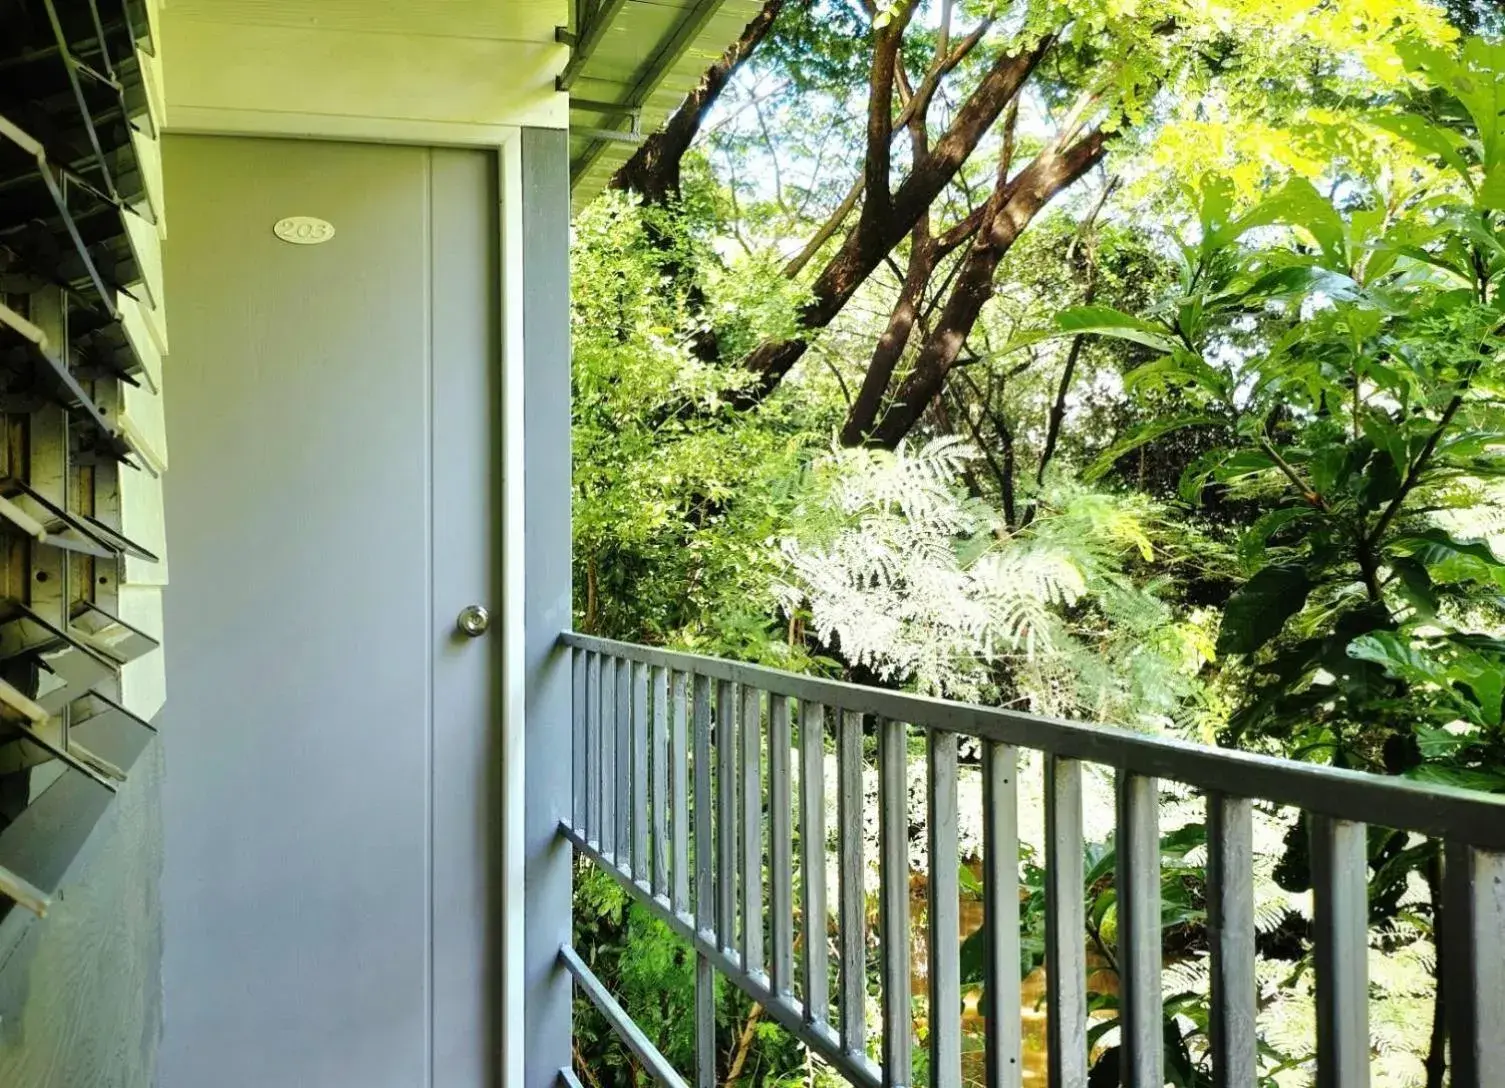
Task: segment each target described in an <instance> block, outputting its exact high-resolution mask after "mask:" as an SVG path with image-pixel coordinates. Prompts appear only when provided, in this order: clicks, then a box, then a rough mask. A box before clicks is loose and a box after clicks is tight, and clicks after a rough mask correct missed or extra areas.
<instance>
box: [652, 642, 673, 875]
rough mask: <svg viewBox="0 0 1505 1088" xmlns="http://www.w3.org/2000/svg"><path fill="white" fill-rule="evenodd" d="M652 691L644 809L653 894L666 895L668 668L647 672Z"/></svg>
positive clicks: (659, 667) (667, 864)
mask: <svg viewBox="0 0 1505 1088" xmlns="http://www.w3.org/2000/svg"><path fill="white" fill-rule="evenodd" d="M649 689H650V692H651V695H652V707H651V708H650V713H651V714H652V738H653V739H652V743H651V754H650V757H649V763H650V764H651V765H652V768H653V790H652V792H651V793H650V794H649V803H648V810H649V812H650V813H651V817H650V823H651V824H652V826H653V894H654V895H656V896H659V897H660V898H665V899H667V898H668V895H669V705H668V704H669V671H668V670H667V669H666V668H664V666H662V665H654V666H653V668H652V670H651V671H650V675H649Z"/></svg>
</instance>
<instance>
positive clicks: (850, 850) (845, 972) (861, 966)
mask: <svg viewBox="0 0 1505 1088" xmlns="http://www.w3.org/2000/svg"><path fill="white" fill-rule="evenodd" d="M836 790H837V799H836V805H837V817H836V821H837V826H836V856H837V875H838V876H839V878H840V879H839V882H838V892H839V898H840V911H839V913H840V918H839V923H840V927H841V928H840V943H839V946H838V947H839V949H840V953H841V1042H842V1046H843V1047H844V1048H845V1050H846V1051H847V1053H849V1054H862V1053H865V1051H866V1049H867V910H866V902H865V895H864V892H863V885H862V876H863V873H862V715H861V714H859V713H857V712H856V711H853V710H842V711H840V712H839V713H838V726H837V735H836Z"/></svg>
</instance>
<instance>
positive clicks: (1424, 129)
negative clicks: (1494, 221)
mask: <svg viewBox="0 0 1505 1088" xmlns="http://www.w3.org/2000/svg"><path fill="white" fill-rule="evenodd" d="M1370 120H1371V121H1372V122H1373V123H1374V124H1375V125H1376V126H1377V127H1379V128H1382V129H1384V130H1385V131H1386V132H1389V133H1391V134H1392V135H1395V136H1399V137H1400V138H1401V139H1402V140H1405V141H1406V142H1407V143H1409V144H1410V145H1411V146H1412V147H1414V148H1416V149H1417V150H1418V151H1420V152H1422V153H1424V154H1427V155H1436V156H1437V157H1438V158H1440V159H1441V160H1442V161H1443V162H1445V163H1446V164H1447V165H1448V166H1449V167H1451V168H1452V170H1453V171H1454V172H1455V173H1456V174H1458V176H1459V177H1461V178H1462V179H1463V180H1464V181H1465V182H1467V183H1468V186H1469V188H1470V189H1472V188H1473V185H1474V182H1473V178H1471V177H1470V176H1469V169H1468V161H1467V160H1466V159H1464V157H1463V154H1462V152H1461V151H1460V150H1459V148H1460V147H1462V146H1463V144H1464V142H1465V141H1464V140H1463V138H1462V137H1461V136H1459V135H1458V134H1457V133H1455V132H1449V131H1448V130H1447V129H1445V128H1442V127H1440V126H1438V125H1434V124H1433V123H1432V122H1431V121H1428V120H1427V119H1426V118H1425V117H1422V116H1421V115H1420V114H1416V113H1389V114H1378V115H1376V116H1375V117H1372V118H1370Z"/></svg>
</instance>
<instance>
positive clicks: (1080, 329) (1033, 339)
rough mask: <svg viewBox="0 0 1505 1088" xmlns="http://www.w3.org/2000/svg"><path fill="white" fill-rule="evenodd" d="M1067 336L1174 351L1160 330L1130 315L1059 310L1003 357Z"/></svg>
mask: <svg viewBox="0 0 1505 1088" xmlns="http://www.w3.org/2000/svg"><path fill="white" fill-rule="evenodd" d="M1070 336H1107V337H1111V338H1113V339H1115V340H1128V341H1130V342H1131V343H1135V344H1142V345H1144V346H1145V347H1147V348H1154V349H1155V350H1156V351H1163V352H1170V351H1173V350H1174V349H1175V347H1176V344H1175V342H1174V341H1172V340H1171V339H1170V336H1169V333H1167V331H1166V330H1165V329H1164V328H1163V327H1161V326H1159V325H1153V324H1151V323H1150V322H1148V321H1145V320H1143V319H1141V318H1138V317H1135V316H1134V315H1133V314H1126V313H1124V312H1123V311H1122V310H1115V309H1113V307H1111V306H1076V307H1073V308H1071V309H1068V310H1062V311H1061V312H1060V313H1058V314H1056V315H1055V317H1054V318H1053V319H1052V322H1051V324H1049V325H1046V326H1044V327H1043V328H1038V329H1031V330H1029V331H1026V332H1022V333H1020V334H1019V335H1018V336H1016V337H1014V338H1013V339H1012V340H1010V341H1009V342H1008V344H1007V345H1005V346H1004V349H1003V353H1004V354H1007V353H1008V352H1011V351H1016V350H1018V349H1019V348H1023V347H1028V346H1029V345H1030V344H1038V343H1040V342H1041V341H1044V340H1059V339H1062V338H1063V337H1070Z"/></svg>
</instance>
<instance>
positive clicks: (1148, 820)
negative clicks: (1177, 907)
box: [1114, 770, 1165, 1088]
mask: <svg viewBox="0 0 1505 1088" xmlns="http://www.w3.org/2000/svg"><path fill="white" fill-rule="evenodd" d="M1159 801H1160V798H1159V787H1158V785H1157V784H1156V782H1155V780H1154V779H1153V778H1146V777H1144V776H1142V775H1137V774H1131V773H1129V772H1127V771H1122V770H1121V771H1119V772H1118V780H1117V807H1118V821H1117V822H1118V829H1117V833H1116V834H1115V836H1114V838H1115V842H1116V845H1117V853H1118V856H1117V859H1116V870H1117V873H1116V879H1117V891H1118V972H1119V977H1118V1007H1119V1023H1120V1033H1121V1035H1122V1038H1123V1043H1122V1050H1121V1051H1120V1054H1121V1057H1120V1059H1119V1069H1120V1077H1121V1079H1122V1082H1123V1088H1164V1085H1165V1075H1164V1046H1165V1044H1164V1041H1163V1039H1164V1034H1163V1031H1162V1026H1161V1021H1162V1014H1161V984H1160V967H1161V963H1160V825H1159V811H1158V806H1159Z"/></svg>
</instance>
